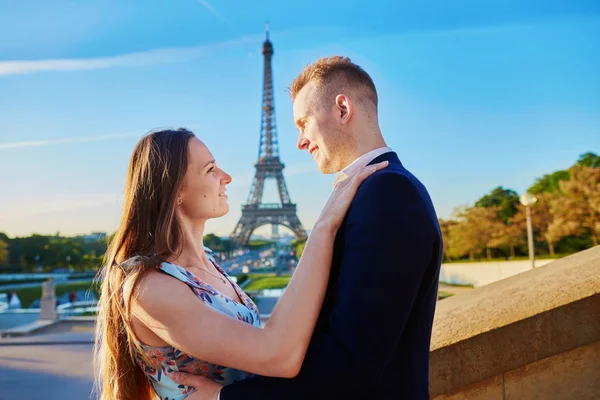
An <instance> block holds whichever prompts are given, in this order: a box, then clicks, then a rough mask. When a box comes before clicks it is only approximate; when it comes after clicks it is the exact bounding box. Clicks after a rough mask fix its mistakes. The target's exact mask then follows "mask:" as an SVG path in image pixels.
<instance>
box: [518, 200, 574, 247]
mask: <svg viewBox="0 0 600 400" xmlns="http://www.w3.org/2000/svg"><path fill="white" fill-rule="evenodd" d="M560 196H564V195H562V194H561V193H560V192H554V193H539V194H537V195H536V198H537V202H536V203H535V204H534V205H533V206H532V207H531V225H532V226H533V231H534V233H535V235H536V236H541V237H543V238H544V240H545V241H546V243H547V244H548V251H549V252H550V255H551V256H553V257H554V255H555V251H554V246H555V244H556V243H557V242H558V241H559V240H560V239H561V238H562V237H564V236H567V235H568V232H567V231H564V230H563V231H562V232H561V231H560V230H557V229H556V227H555V226H554V225H553V221H554V215H553V213H552V207H551V205H552V203H553V202H555V201H556V199H557V198H558V197H560ZM524 209H525V208H524V207H523V210H524ZM524 213H525V211H523V215H524ZM523 218H525V217H523ZM551 226H552V228H551Z"/></svg>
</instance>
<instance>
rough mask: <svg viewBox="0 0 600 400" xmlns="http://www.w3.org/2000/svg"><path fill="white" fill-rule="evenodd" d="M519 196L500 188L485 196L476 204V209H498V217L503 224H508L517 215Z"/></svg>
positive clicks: (512, 191)
mask: <svg viewBox="0 0 600 400" xmlns="http://www.w3.org/2000/svg"><path fill="white" fill-rule="evenodd" d="M518 204H519V196H518V195H517V193H516V192H515V191H514V190H510V189H504V188H503V187H502V186H498V187H497V188H495V189H494V190H492V191H491V192H490V193H488V194H486V195H485V196H483V197H482V198H481V199H479V200H478V201H477V202H476V203H475V207H486V208H490V207H497V208H498V217H499V218H500V220H502V222H504V223H505V224H508V223H509V221H510V220H511V218H512V217H513V216H514V215H515V214H516V213H517V205H518Z"/></svg>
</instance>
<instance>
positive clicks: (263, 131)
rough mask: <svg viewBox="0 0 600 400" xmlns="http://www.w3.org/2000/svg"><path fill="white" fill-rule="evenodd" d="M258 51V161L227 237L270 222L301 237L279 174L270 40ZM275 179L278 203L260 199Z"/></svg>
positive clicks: (238, 237) (242, 240)
mask: <svg viewBox="0 0 600 400" xmlns="http://www.w3.org/2000/svg"><path fill="white" fill-rule="evenodd" d="M262 54H263V55H264V58H265V69H264V75H263V101H262V105H263V107H262V124H261V128H260V144H259V148H258V162H257V163H256V164H254V166H255V168H256V173H255V175H254V180H253V182H252V186H251V188H250V194H249V195H248V200H247V201H246V204H245V205H244V206H243V207H242V217H241V218H240V220H239V222H238V223H237V225H236V227H235V229H234V230H233V233H232V234H231V238H232V239H233V241H234V242H236V243H238V244H241V245H246V244H248V241H249V239H250V235H252V232H254V230H256V229H257V228H259V227H261V226H263V225H268V224H270V225H271V226H272V227H273V233H274V234H277V226H278V225H283V226H285V227H287V228H289V229H290V230H291V231H292V232H294V234H295V235H296V237H297V238H299V239H305V238H306V231H305V230H304V228H303V227H302V224H301V223H300V220H299V219H298V215H297V214H296V204H293V203H292V202H291V200H290V195H289V193H288V190H287V186H286V184H285V180H284V178H283V169H284V168H285V165H284V164H283V163H282V162H281V160H280V158H279V144H278V142H277V128H276V124H275V102H274V99H273V74H272V70H271V58H272V57H273V44H272V43H271V41H270V40H269V28H268V26H267V38H266V40H265V42H264V43H263V47H262ZM267 179H275V180H276V181H277V189H278V191H279V198H280V200H281V203H263V202H262V197H263V189H264V185H265V180H267Z"/></svg>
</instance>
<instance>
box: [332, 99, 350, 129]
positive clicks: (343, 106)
mask: <svg viewBox="0 0 600 400" xmlns="http://www.w3.org/2000/svg"><path fill="white" fill-rule="evenodd" d="M335 106H336V107H337V109H338V111H339V116H340V124H342V125H344V124H347V123H348V121H350V118H351V117H352V113H353V111H354V107H353V105H352V102H351V101H350V98H349V97H348V96H346V95H344V94H338V95H337V96H335Z"/></svg>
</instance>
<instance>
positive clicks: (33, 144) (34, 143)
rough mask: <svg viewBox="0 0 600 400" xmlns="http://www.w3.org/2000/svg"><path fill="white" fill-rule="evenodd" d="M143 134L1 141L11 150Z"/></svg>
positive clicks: (131, 133)
mask: <svg viewBox="0 0 600 400" xmlns="http://www.w3.org/2000/svg"><path fill="white" fill-rule="evenodd" d="M143 134H144V132H130V133H120V134H112V135H97V136H82V137H73V138H63V139H50V140H30V141H22V142H8V143H1V142H0V151H2V150H10V149H20V148H24V147H40V146H53V145H57V144H63V143H83V142H95V141H100V140H113V139H123V138H128V137H141V136H142V135H143Z"/></svg>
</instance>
